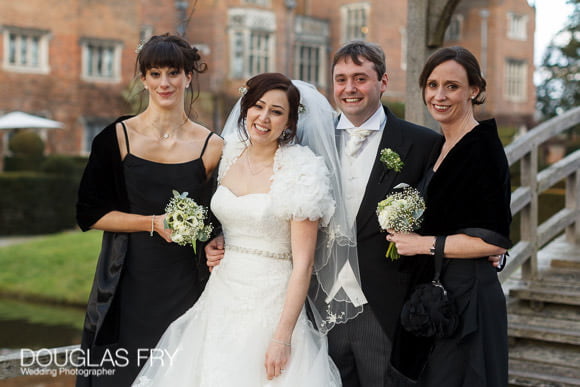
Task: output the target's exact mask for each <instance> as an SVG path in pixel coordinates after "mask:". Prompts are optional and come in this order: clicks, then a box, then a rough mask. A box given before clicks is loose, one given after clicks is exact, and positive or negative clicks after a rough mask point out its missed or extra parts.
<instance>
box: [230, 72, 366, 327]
mask: <svg viewBox="0 0 580 387" xmlns="http://www.w3.org/2000/svg"><path fill="white" fill-rule="evenodd" d="M292 83H293V84H294V85H295V86H296V87H297V88H298V90H299V91H300V103H301V105H302V107H301V110H300V114H299V119H298V130H297V133H296V138H295V143H297V144H301V145H305V146H308V147H309V148H310V149H311V150H312V151H313V152H314V153H315V154H317V155H318V156H321V157H322V158H323V160H324V161H325V164H326V166H327V168H328V170H329V171H330V176H329V177H330V185H331V189H332V195H333V198H334V200H335V202H336V210H335V213H334V215H333V216H332V218H331V220H330V223H329V224H328V226H326V227H320V228H319V232H318V240H317V246H316V255H315V261H314V274H313V275H314V277H315V278H314V279H313V280H312V281H311V283H310V289H309V292H308V299H309V302H310V306H311V309H312V314H313V315H314V316H313V317H314V321H315V323H316V325H317V327H318V329H319V331H320V332H322V333H327V332H328V331H329V330H330V329H332V328H333V327H334V325H335V324H340V323H345V322H346V321H348V320H350V319H352V318H354V317H356V316H357V315H358V314H359V313H361V312H362V310H363V305H364V304H365V303H366V302H367V301H366V299H365V296H364V294H363V292H362V289H361V287H360V283H361V281H360V274H359V266H358V254H357V248H356V227H355V224H354V223H351V224H349V222H348V220H347V219H348V218H347V216H346V208H345V202H344V197H343V190H342V183H341V178H340V176H341V174H340V158H339V156H338V151H337V145H336V137H335V120H336V112H335V111H334V109H333V108H332V106H330V104H329V103H328V101H327V100H326V97H324V96H323V95H322V94H320V92H318V90H316V88H315V87H314V86H313V85H311V84H309V83H306V82H303V81H298V80H294V81H292ZM239 114H240V101H239V100H238V102H237V103H236V105H235V106H234V108H233V109H232V111H231V112H230V115H229V116H228V119H227V120H226V124H225V126H224V129H223V131H222V136H223V137H224V138H225V137H227V136H229V135H231V134H233V133H237V132H238V130H237V129H238V116H239Z"/></svg>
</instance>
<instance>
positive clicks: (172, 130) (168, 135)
mask: <svg viewBox="0 0 580 387" xmlns="http://www.w3.org/2000/svg"><path fill="white" fill-rule="evenodd" d="M187 121H188V119H187V118H185V121H183V123H182V124H181V125H179V126H178V127H176V128H173V129H171V130H169V131H167V132H165V133H163V134H162V135H161V136H160V137H159V139H160V140H167V139H168V138H169V137H171V135H172V134H173V133H174V132H176V131H177V130H179V129H181V128H182V127H183V126H184V125H185V124H186V123H187ZM151 126H153V127H154V128H155V129H157V130H158V131H159V132H161V131H162V130H161V128H159V127H157V126H156V125H155V124H153V122H151Z"/></svg>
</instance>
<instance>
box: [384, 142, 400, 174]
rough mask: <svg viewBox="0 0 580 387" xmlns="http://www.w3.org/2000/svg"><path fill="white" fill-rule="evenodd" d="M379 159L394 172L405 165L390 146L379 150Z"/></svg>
mask: <svg viewBox="0 0 580 387" xmlns="http://www.w3.org/2000/svg"><path fill="white" fill-rule="evenodd" d="M380 160H381V162H382V163H383V164H385V166H386V167H387V169H392V170H393V171H395V172H401V169H402V168H403V166H404V165H405V163H403V162H402V161H401V157H400V156H399V154H398V153H397V152H395V151H394V150H392V149H391V148H385V149H382V150H381V158H380Z"/></svg>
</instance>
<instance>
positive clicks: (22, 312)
mask: <svg viewBox="0 0 580 387" xmlns="http://www.w3.org/2000/svg"><path fill="white" fill-rule="evenodd" d="M84 315H85V311H84V309H82V308H71V307H65V306H54V305H45V304H33V303H28V302H22V301H15V300H9V299H2V298H0V355H5V354H8V353H11V352H19V351H20V349H21V348H30V349H40V348H54V347H62V346H67V345H74V344H80V342H81V330H82V326H83V321H84ZM74 385H75V377H74V376H67V375H58V376H56V377H52V376H50V375H44V376H43V375H39V376H22V377H16V378H10V379H4V380H0V387H40V386H42V387H74Z"/></svg>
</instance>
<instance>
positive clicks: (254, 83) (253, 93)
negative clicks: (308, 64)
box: [238, 73, 300, 144]
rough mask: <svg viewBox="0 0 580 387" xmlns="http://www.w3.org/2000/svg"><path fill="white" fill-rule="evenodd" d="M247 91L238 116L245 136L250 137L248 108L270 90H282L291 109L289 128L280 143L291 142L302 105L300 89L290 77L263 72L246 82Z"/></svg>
mask: <svg viewBox="0 0 580 387" xmlns="http://www.w3.org/2000/svg"><path fill="white" fill-rule="evenodd" d="M245 89H246V92H245V94H244V95H243V97H242V101H241V104H240V116H239V117H238V129H239V131H240V134H241V135H242V137H243V138H245V139H247V138H248V133H247V131H246V116H247V114H248V109H250V108H251V107H252V106H254V105H255V104H256V102H258V100H259V99H260V98H261V97H262V96H263V95H264V94H265V93H266V92H268V91H270V90H282V91H283V92H285V93H286V97H287V98H288V104H289V105H290V110H289V111H288V129H287V130H286V131H285V133H284V134H283V135H282V136H280V139H279V140H278V141H279V142H280V144H287V143H289V142H291V141H292V140H293V139H294V137H295V136H296V126H297V124H298V107H299V106H300V91H298V88H297V87H296V86H294V84H293V83H292V81H291V80H290V78H288V77H287V76H285V75H284V74H280V73H263V74H259V75H256V76H254V77H252V78H250V79H249V80H248V82H246V87H245Z"/></svg>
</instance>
